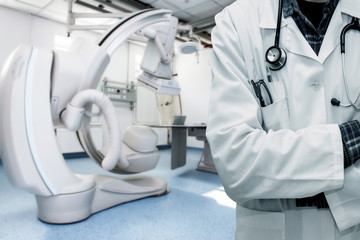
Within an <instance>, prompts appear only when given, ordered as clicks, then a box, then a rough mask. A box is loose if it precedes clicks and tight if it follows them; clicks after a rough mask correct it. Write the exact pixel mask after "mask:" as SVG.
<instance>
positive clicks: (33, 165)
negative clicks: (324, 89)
mask: <svg viewBox="0 0 360 240" xmlns="http://www.w3.org/2000/svg"><path fill="white" fill-rule="evenodd" d="M176 26H177V19H176V18H174V17H172V16H171V12H170V11H168V10H152V9H149V10H144V11H141V12H136V13H134V14H132V15H130V16H129V17H126V18H123V19H122V20H121V21H120V22H119V23H118V24H117V25H116V26H114V27H112V28H111V29H110V30H109V31H108V32H107V33H106V34H105V35H103V37H101V39H100V40H99V41H98V42H97V43H94V44H93V43H89V42H86V41H85V42H78V41H76V44H74V46H73V49H72V51H69V52H53V51H51V50H49V49H43V48H38V47H35V46H28V45H22V46H20V47H18V48H17V49H16V50H15V51H14V52H13V53H12V54H11V55H10V56H9V58H8V59H7V61H6V63H5V65H4V68H3V71H2V73H1V78H0V104H1V106H0V116H1V118H0V133H1V134H0V151H1V152H0V155H1V158H2V160H3V164H4V167H5V171H6V174H7V176H8V178H9V180H10V182H11V183H12V184H13V185H15V186H17V187H20V188H22V189H25V190H27V191H29V192H31V193H33V194H34V195H35V196H36V201H37V205H38V217H39V219H40V220H42V221H45V222H49V223H55V224H63V223H71V222H77V221H81V220H83V219H86V218H87V217H89V216H90V215H91V214H93V213H95V212H99V211H102V210H104V209H107V208H109V207H112V206H115V205H118V204H120V203H123V202H128V201H132V200H136V199H140V198H144V197H148V196H157V195H162V194H164V193H166V192H167V191H168V190H167V184H166V182H165V181H164V180H163V179H160V178H157V177H141V176H135V177H127V178H121V179H119V178H115V177H111V176H104V175H80V174H74V173H73V172H71V171H70V169H69V168H68V167H67V165H66V163H65V160H64V159H63V156H62V153H61V152H60V150H59V148H58V145H57V142H56V138H55V134H54V125H59V124H63V125H65V126H66V127H67V128H69V129H71V130H77V131H78V134H79V138H80V140H81V143H82V145H83V147H84V149H85V151H86V152H87V153H88V154H89V156H90V157H91V158H92V159H94V160H95V161H96V162H97V163H99V164H100V165H101V166H102V167H103V168H105V169H106V170H109V171H112V172H115V173H129V174H131V173H137V172H141V171H146V170H149V169H151V168H153V167H155V166H156V163H157V160H158V153H157V150H156V142H157V139H156V134H154V132H153V131H152V130H151V129H149V128H146V127H135V126H134V127H131V128H129V129H128V130H127V131H126V132H125V133H124V137H123V140H122V139H121V135H120V131H119V127H118V121H117V116H116V114H115V111H114V107H113V105H112V103H111V102H110V100H109V99H108V98H107V97H106V96H105V95H104V94H103V93H101V92H98V91H96V90H95V88H96V87H97V85H98V82H99V79H100V77H101V75H102V73H103V72H104V70H105V68H106V66H107V64H108V63H109V60H110V56H111V55H112V53H113V52H114V51H115V50H116V49H117V47H118V46H119V45H120V44H121V43H123V42H124V41H125V40H126V39H127V38H128V37H129V36H130V35H131V34H133V33H135V32H141V31H145V32H146V31H153V29H157V28H158V27H160V29H161V31H162V30H163V29H167V30H166V31H167V33H168V34H167V35H166V36H167V37H165V38H164V37H163V38H160V39H159V38H158V37H157V36H156V35H157V34H156V32H155V36H150V37H151V39H150V41H149V42H152V41H154V42H155V41H159V40H160V42H164V41H165V42H169V44H170V42H171V41H174V38H175V34H176ZM148 27H151V28H148ZM146 29H150V30H146ZM145 36H146V34H145ZM152 37H153V38H152ZM156 39H157V40H156ZM155 45H156V43H155ZM164 46H168V45H167V44H165V45H164ZM157 49H158V50H159V51H160V49H161V48H159V46H157ZM162 50H164V49H162ZM155 52H156V51H155ZM165 52H166V54H169V53H171V48H168V49H166V50H165ZM163 53H164V52H162V53H158V55H155V56H154V59H153V60H152V62H154V60H157V56H163ZM160 58H161V57H160ZM162 61H163V60H161V59H160V60H158V63H159V65H158V66H159V68H161V67H164V66H163V65H168V66H169V62H166V61H165V62H162ZM145 65H146V63H145ZM170 67H171V66H170ZM165 68H166V66H165V67H164V69H165ZM152 70H153V72H151V71H152ZM154 70H155V72H156V69H151V68H149V69H147V70H145V71H148V74H152V73H155V72H154ZM157 77H158V76H157ZM168 81H172V80H170V79H169V80H168ZM150 85H151V83H150ZM172 85H173V84H172ZM92 104H95V105H97V106H98V107H99V108H100V110H101V111H102V113H103V114H104V118H105V120H106V125H107V127H108V130H109V142H110V143H109V150H108V152H107V154H106V155H105V156H104V155H103V154H102V153H100V151H98V150H97V149H96V148H95V147H94V144H93V143H92V140H91V134H90V120H91V119H90V117H86V116H85V112H86V111H91V107H92Z"/></svg>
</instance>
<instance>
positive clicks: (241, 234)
mask: <svg viewBox="0 0 360 240" xmlns="http://www.w3.org/2000/svg"><path fill="white" fill-rule="evenodd" d="M235 239H236V240H243V239H251V240H264V239H276V240H285V215H284V213H282V212H268V211H257V210H252V209H248V208H245V207H242V206H240V205H239V204H238V205H237V206H236V233H235Z"/></svg>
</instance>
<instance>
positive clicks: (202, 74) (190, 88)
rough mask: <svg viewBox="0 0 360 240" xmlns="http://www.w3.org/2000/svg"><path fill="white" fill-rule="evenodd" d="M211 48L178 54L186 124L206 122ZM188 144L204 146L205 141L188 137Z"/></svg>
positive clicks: (176, 68) (176, 67) (177, 71)
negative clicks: (197, 55) (197, 53)
mask: <svg viewBox="0 0 360 240" xmlns="http://www.w3.org/2000/svg"><path fill="white" fill-rule="evenodd" d="M211 52H212V50H211V49H203V50H201V51H199V58H197V57H196V55H195V54H176V58H175V72H176V73H178V77H177V78H178V81H179V83H180V86H181V101H182V108H183V115H186V116H187V117H186V122H185V123H186V124H189V125H191V124H202V123H204V124H206V123H207V115H208V110H209V94H210V84H211V68H210V67H211V66H210V56H211ZM187 142H188V146H191V147H203V142H200V141H198V140H196V139H195V138H194V137H188V141H187Z"/></svg>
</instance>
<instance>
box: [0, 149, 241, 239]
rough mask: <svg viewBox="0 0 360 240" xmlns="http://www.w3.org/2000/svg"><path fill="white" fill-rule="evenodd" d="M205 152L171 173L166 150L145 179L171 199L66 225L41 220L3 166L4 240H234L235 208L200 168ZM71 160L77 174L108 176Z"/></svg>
mask: <svg viewBox="0 0 360 240" xmlns="http://www.w3.org/2000/svg"><path fill="white" fill-rule="evenodd" d="M201 152H202V151H201V150H200V149H189V150H188V151H187V164H186V165H185V166H184V167H181V168H178V169H176V170H171V169H170V150H169V149H165V150H161V158H160V160H159V164H158V166H157V167H156V169H154V170H151V171H148V172H146V173H143V175H150V176H160V177H162V178H164V179H166V180H167V182H168V185H169V187H170V190H171V191H170V192H169V193H168V194H167V195H164V196H161V197H154V198H146V199H142V200H138V201H134V202H130V203H125V204H122V205H119V206H116V207H113V208H111V209H108V210H105V211H103V212H100V213H97V214H94V215H92V216H91V217H90V218H88V219H86V220H84V221H82V222H79V223H74V224H66V225H52V224H46V223H43V222H41V221H39V220H38V219H37V206H36V202H35V198H34V196H33V195H32V194H30V193H27V192H25V191H23V190H20V189H17V188H14V187H12V186H11V185H10V184H9V182H8V180H7V179H6V177H5V172H4V169H3V166H2V165H0V239H1V240H8V239H9V240H10V239H11V240H14V239H18V240H27V239H51V240H55V239H87V240H90V239H106V240H107V239H119V240H120V239H121V240H132V239H136V240H163V239H164V240H170V239H174V240H175V239H176V240H192V239H194V240H202V239H204V240H211V239H214V240H228V239H233V236H234V231H235V209H234V207H235V204H234V203H233V202H232V201H231V200H230V199H229V198H228V197H227V196H226V194H225V193H224V191H223V188H222V186H221V183H220V181H219V178H218V175H217V174H213V173H207V172H201V171H197V170H196V166H197V163H198V161H199V159H200V156H201ZM67 162H68V165H69V167H70V169H71V170H72V171H74V172H76V173H83V174H108V173H107V172H105V171H104V170H103V169H101V168H99V167H98V166H97V165H96V164H95V163H94V162H93V161H92V160H90V159H88V158H80V159H69V160H67ZM119 177H122V176H119Z"/></svg>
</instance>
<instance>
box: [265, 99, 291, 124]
mask: <svg viewBox="0 0 360 240" xmlns="http://www.w3.org/2000/svg"><path fill="white" fill-rule="evenodd" d="M261 112H262V117H263V128H264V129H265V130H266V131H268V130H270V129H271V130H274V131H276V130H279V129H283V128H289V110H288V105H287V101H286V98H281V99H278V100H277V101H275V102H274V103H272V104H270V105H268V106H266V107H262V108H261Z"/></svg>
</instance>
